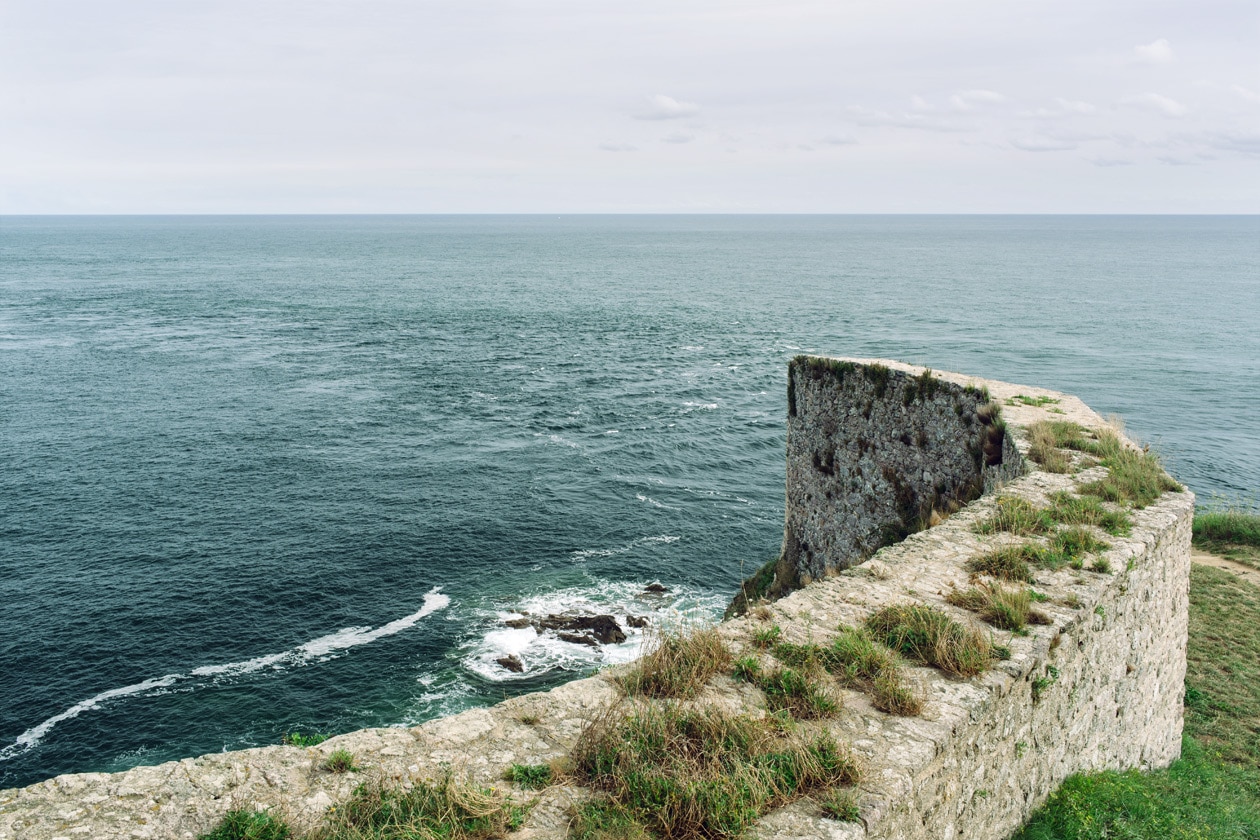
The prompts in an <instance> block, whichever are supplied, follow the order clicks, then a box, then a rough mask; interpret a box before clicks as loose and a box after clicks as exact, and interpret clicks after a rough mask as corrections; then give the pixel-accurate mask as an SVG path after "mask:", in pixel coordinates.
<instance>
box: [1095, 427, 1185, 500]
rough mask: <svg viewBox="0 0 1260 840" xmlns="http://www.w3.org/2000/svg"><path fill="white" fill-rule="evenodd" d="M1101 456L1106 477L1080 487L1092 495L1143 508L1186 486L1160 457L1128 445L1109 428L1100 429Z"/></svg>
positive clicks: (1099, 445)
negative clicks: (1161, 462)
mask: <svg viewBox="0 0 1260 840" xmlns="http://www.w3.org/2000/svg"><path fill="white" fill-rule="evenodd" d="M1098 447H1099V457H1100V458H1101V460H1102V465H1103V466H1104V467H1106V468H1107V470H1108V473H1107V477H1106V478H1103V479H1099V480H1098V481H1094V482H1090V483H1089V484H1086V485H1083V486H1082V487H1081V492H1082V493H1086V494H1088V495H1091V496H1097V497H1098V498H1100V499H1102V500H1104V501H1107V502H1113V503H1115V504H1122V505H1128V506H1130V507H1134V508H1144V507H1146V506H1147V505H1149V504H1151V503H1152V502H1154V501H1155V500H1156V499H1158V498H1159V497H1160V496H1161V495H1163V494H1164V493H1166V492H1169V491H1172V492H1180V491H1181V490H1183V489H1184V488H1183V487H1182V486H1181V485H1180V484H1178V483H1177V482H1176V481H1173V479H1172V478H1171V477H1170V476H1169V475H1168V473H1166V472H1164V467H1163V466H1162V465H1161V464H1160V462H1159V457H1158V456H1157V455H1156V454H1155V453H1153V452H1150V451H1148V450H1143V449H1134V448H1133V447H1130V446H1125V445H1124V443H1123V441H1121V440H1120V436H1119V435H1117V434H1116V433H1115V432H1113V431H1111V430H1110V429H1102V430H1100V431H1099V432H1098Z"/></svg>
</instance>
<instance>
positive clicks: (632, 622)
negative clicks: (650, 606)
mask: <svg viewBox="0 0 1260 840" xmlns="http://www.w3.org/2000/svg"><path fill="white" fill-rule="evenodd" d="M626 624H628V625H629V626H631V627H634V628H640V627H647V626H648V620H647V619H646V618H642V617H640V616H637V615H628V616H626Z"/></svg>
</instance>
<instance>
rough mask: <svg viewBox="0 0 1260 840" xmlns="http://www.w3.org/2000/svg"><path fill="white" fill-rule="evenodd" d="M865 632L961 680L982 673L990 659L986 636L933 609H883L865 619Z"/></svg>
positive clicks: (916, 606) (922, 606)
mask: <svg viewBox="0 0 1260 840" xmlns="http://www.w3.org/2000/svg"><path fill="white" fill-rule="evenodd" d="M866 629H867V630H868V631H869V632H870V633H871V635H872V636H873V637H874V638H876V639H878V640H879V641H881V642H883V643H884V644H886V645H887V646H888V647H890V648H892V649H893V650H895V651H897V652H898V653H900V654H902V655H903V656H905V657H906V658H907V659H910V660H912V661H914V662H922V663H923V664H925V665H932V666H934V667H937V668H940V669H941V670H942V671H945V672H947V673H950V674H957V675H959V676H963V677H971V676H975V675H976V674H979V673H980V672H982V671H984V670H985V669H986V668H988V667H989V661H990V660H991V659H992V658H993V643H992V642H991V641H990V639H989V637H988V636H987V635H986V634H984V633H981V632H980V631H979V630H976V629H975V628H971V627H965V626H963V625H962V624H959V623H958V622H957V621H955V620H954V619H952V618H950V617H949V616H948V615H946V614H945V613H944V612H942V611H941V610H938V609H936V608H935V607H930V606H926V605H919V604H903V605H899V606H889V607H884V608H883V609H880V610H878V611H877V612H875V613H874V614H872V615H871V616H869V617H868V618H867V619H866Z"/></svg>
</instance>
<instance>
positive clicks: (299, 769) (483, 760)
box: [0, 363, 1194, 840]
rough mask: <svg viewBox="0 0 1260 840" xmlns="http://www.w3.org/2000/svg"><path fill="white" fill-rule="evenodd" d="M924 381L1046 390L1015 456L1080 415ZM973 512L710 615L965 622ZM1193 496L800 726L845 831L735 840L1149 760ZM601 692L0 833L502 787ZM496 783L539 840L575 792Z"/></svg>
mask: <svg viewBox="0 0 1260 840" xmlns="http://www.w3.org/2000/svg"><path fill="white" fill-rule="evenodd" d="M887 365H888V366H889V367H890V368H892V369H894V370H899V371H901V372H904V373H907V374H909V375H911V376H918V375H921V374H922V371H921V370H919V369H915V368H908V367H906V366H900V365H896V364H895V363H887ZM939 376H940V377H941V378H942V379H944V380H946V381H947V382H950V383H953V384H955V385H958V386H960V387H966V386H967V385H972V386H973V387H976V388H979V387H982V386H987V388H988V389H989V391H990V393H991V394H992V396H993V398H994V399H995V400H996V401H998V402H1002V403H1006V401H1008V400H1010V399H1011V398H1013V397H1015V396H1016V395H1017V394H1024V395H1027V396H1031V397H1041V396H1044V397H1049V398H1053V399H1055V400H1057V401H1058V402H1056V403H1054V404H1053V405H1052V406H1046V407H1034V406H1027V405H1022V404H1016V405H1014V406H1011V405H1009V404H1004V409H1003V413H1004V418H1005V420H1006V423H1007V427H1006V428H1007V435H1006V438H1007V440H1008V441H1009V442H1010V446H1011V447H1012V448H1014V449H1017V450H1018V451H1019V452H1021V453H1023V452H1026V449H1027V443H1026V441H1025V440H1024V439H1023V431H1022V429H1023V427H1024V426H1026V425H1027V424H1028V423H1030V422H1033V421H1034V420H1037V419H1042V418H1053V419H1067V420H1073V421H1076V422H1078V423H1081V424H1083V425H1086V426H1099V425H1102V420H1101V418H1099V417H1098V416H1097V415H1096V414H1094V413H1093V412H1092V411H1090V410H1089V409H1088V408H1087V407H1086V406H1085V405H1084V404H1082V403H1081V402H1080V401H1079V400H1076V399H1075V398H1072V397H1069V396H1066V395H1062V394H1054V393H1052V392H1047V391H1043V390H1040V389H1030V388H1019V387H1016V386H1012V385H1007V384H1005V383H999V382H985V381H983V380H972V379H968V378H967V377H962V376H959V375H956V374H939ZM801 408H802V406H801V404H798V405H797V410H798V412H800V410H801ZM1051 408H1052V409H1053V410H1054V411H1055V412H1056V413H1054V414H1050V413H1049V411H1050V410H1051ZM949 410H950V411H951V412H952V411H953V409H952V408H950V409H949ZM799 416H800V414H799V413H798V417H799ZM1004 462H1005V457H1004ZM1025 463H1026V466H1027V469H1028V472H1027V473H1026V474H1025V475H1022V476H1020V477H1018V478H1015V479H1013V480H1011V481H1009V482H1008V483H1006V484H1005V485H1004V486H1003V487H1002V488H1001V492H1002V493H1003V494H1013V495H1019V496H1022V497H1024V498H1027V499H1029V500H1030V501H1033V502H1037V503H1045V502H1046V501H1047V499H1048V497H1049V495H1050V494H1052V493H1054V492H1056V491H1069V492H1070V491H1072V490H1073V488H1075V487H1077V486H1078V485H1080V484H1083V483H1085V482H1088V481H1090V480H1092V479H1095V478H1098V477H1099V476H1100V475H1101V473H1102V471H1103V468H1101V467H1095V468H1092V469H1089V470H1085V471H1084V472H1081V473H1077V474H1075V475H1051V474H1048V473H1045V472H1042V471H1040V470H1038V469H1037V468H1036V467H1035V465H1033V464H1031V462H1025ZM931 483H933V484H934V482H931ZM995 505H996V502H995V498H994V495H993V494H988V495H985V496H983V497H981V498H980V499H978V500H976V501H975V502H973V503H971V504H970V505H968V506H967V507H966V508H964V509H963V510H961V511H959V512H958V513H956V514H954V515H953V516H951V517H949V518H948V519H947V520H945V521H944V522H943V523H941V524H938V525H936V526H935V527H931V528H929V529H927V530H924V531H921V532H918V533H915V534H912V535H911V536H909V537H908V538H906V539H905V541H903V542H901V543H898V544H896V545H892V546H889V547H886V548H883V549H881V550H880V551H879V552H878V553H877V554H876V555H875V556H874V557H873V558H872V559H870V560H869V561H867V562H865V563H861V564H859V565H856V566H853V567H851V568H848V569H844V570H842V571H839V572H833V573H829V574H827V575H825V576H824V577H822V578H821V579H819V580H816V581H814V582H813V583H811V584H810V585H807V586H804V587H803V588H801V589H800V590H798V591H796V592H794V593H792V594H790V595H788V596H787V597H784V598H782V599H781V600H778V601H776V602H774V603H773V604H770V605H769V606H768V607H767V608H766V610H765V611H764V612H763V611H762V610H757V611H756V612H757V613H758V614H759V615H760V616H761V617H760V618H754V617H752V616H745V617H742V618H738V619H734V620H731V621H727V622H725V623H723V624H722V625H721V628H720V630H721V633H722V634H723V636H724V637H725V638H726V639H727V640H728V641H729V642H730V644H731V645H732V647H734V648H736V649H737V650H742V651H750V650H752V646H751V642H750V639H751V634H752V632H753V631H754V630H756V629H757V628H764V627H767V626H769V625H770V623H773V624H776V625H779V626H780V627H781V628H782V631H783V636H784V639H785V640H787V641H794V642H806V641H812V642H818V643H825V642H826V641H827V640H828V639H829V637H830V636H831V635H832V634H834V633H835V632H836V628H837V627H838V626H839V625H840V624H846V625H858V624H860V623H861V622H862V620H863V619H864V618H865V617H866V616H867V615H869V614H871V613H872V612H873V611H875V610H876V609H878V608H880V607H881V606H885V605H888V604H900V603H920V604H930V605H932V606H936V607H939V608H940V609H943V610H945V611H947V612H949V613H950V614H951V615H953V616H954V617H955V618H957V619H958V620H960V621H972V620H973V619H972V617H971V614H970V613H967V612H966V611H964V610H962V609H959V608H957V607H954V606H951V605H949V604H948V603H947V601H946V595H947V594H948V593H949V592H950V591H951V590H952V589H954V588H959V587H965V586H967V585H968V580H969V573H968V571H967V569H966V563H967V561H968V560H969V559H970V558H972V557H974V556H976V555H977V554H978V553H979V552H981V551H983V550H985V549H986V548H992V547H993V546H994V545H996V544H1000V543H1001V542H1002V541H1003V540H1007V539H1009V537H1006V536H1003V535H997V536H981V535H978V534H977V533H976V532H975V530H974V528H973V525H974V524H975V523H976V522H977V521H979V520H980V519H982V518H983V517H985V516H987V515H988V514H989V513H990V512H991V511H992V510H993V509H994V507H995ZM1193 507H1194V499H1193V496H1192V495H1191V494H1190V493H1186V492H1181V493H1166V494H1164V495H1163V496H1162V497H1161V498H1160V499H1159V500H1158V501H1157V502H1156V503H1155V504H1152V505H1150V506H1149V507H1147V508H1145V509H1143V510H1139V511H1134V512H1133V514H1132V515H1133V520H1134V527H1133V530H1132V533H1131V535H1129V536H1127V537H1123V538H1119V537H1113V538H1111V547H1110V548H1109V549H1108V550H1107V552H1106V554H1105V558H1106V560H1107V561H1108V564H1109V566H1110V568H1109V570H1108V571H1084V570H1081V571H1074V570H1072V569H1070V568H1066V567H1065V568H1063V569H1060V570H1058V571H1047V570H1044V569H1043V570H1039V571H1038V572H1037V580H1036V583H1035V586H1036V589H1037V591H1038V592H1040V593H1043V594H1045V595H1047V596H1049V598H1050V600H1049V601H1047V602H1045V603H1042V604H1039V605H1038V606H1039V608H1041V609H1042V611H1043V612H1045V613H1046V614H1047V616H1048V618H1049V619H1050V623H1049V624H1046V625H1044V626H1033V627H1030V629H1029V633H1028V635H1024V636H1020V635H1013V634H1010V633H1006V632H1003V631H992V632H993V634H994V637H995V640H996V641H997V642H998V643H1000V644H1003V645H1006V646H1007V647H1009V649H1010V654H1011V655H1010V658H1009V659H1007V660H1004V661H1000V662H996V663H995V664H994V667H993V668H992V669H991V670H989V671H987V672H985V673H983V674H981V675H980V676H978V677H974V678H971V679H959V678H953V677H949V676H947V675H945V674H943V673H942V672H940V671H938V670H935V669H932V668H926V667H915V668H910V669H908V676H909V678H910V679H911V680H912V681H913V682H914V683H915V684H916V685H917V686H918V688H919V690H920V691H921V692H922V693H923V695H924V696H925V698H926V703H925V706H924V709H923V713H922V714H921V715H920V716H918V717H909V718H906V717H893V716H890V715H887V714H884V713H882V712H879V711H877V710H875V709H874V708H873V707H872V706H871V703H870V700H869V698H868V697H867V696H866V695H864V694H862V693H861V692H858V691H849V690H842V691H841V694H842V699H843V709H842V711H841V712H840V714H839V715H838V716H837V717H836V718H834V719H832V720H828V721H823V722H813V723H811V725H815V726H821V727H825V728H826V729H828V730H829V731H830V732H832V733H833V734H834V735H835V736H836V737H837V738H838V739H841V740H843V741H847V742H848V743H849V744H850V745H851V746H852V748H853V750H854V752H855V753H856V754H857V755H859V756H860V757H861V759H862V761H863V763H864V765H865V772H864V775H863V780H862V782H861V784H860V788H859V793H860V799H859V806H860V812H861V822H860V823H841V822H835V821H832V820H828V819H825V818H824V817H823V816H822V815H821V810H820V809H819V807H818V805H816V804H815V803H813V802H811V801H809V800H802V801H800V802H798V803H796V804H794V805H791V806H789V807H787V808H784V809H782V810H780V811H777V812H775V813H772V814H769V815H767V816H766V817H764V818H763V819H762V821H761V822H760V824H759V826H758V827H757V829H756V831H755V832H754V833H755V834H756V835H757V836H759V837H765V838H776V840H777V839H778V838H783V840H786V838H790V837H820V838H862V837H869V838H889V840H891V839H892V838H948V840H955V838H985V840H999V838H1002V837H1005V836H1008V835H1009V834H1010V833H1011V831H1013V830H1014V829H1015V828H1016V827H1017V826H1018V825H1019V824H1020V823H1021V822H1022V821H1023V820H1024V819H1025V818H1026V817H1027V816H1028V815H1029V813H1031V811H1032V810H1033V809H1034V808H1035V807H1036V806H1038V805H1039V804H1041V803H1042V802H1044V800H1045V798H1046V797H1047V796H1048V795H1049V793H1050V792H1052V791H1053V790H1054V789H1055V787H1056V786H1057V785H1058V784H1059V783H1060V782H1061V781H1062V780H1063V779H1064V778H1065V777H1066V776H1067V775H1068V774H1070V773H1073V772H1076V771H1081V770H1096V769H1102V768H1116V769H1120V768H1128V767H1142V768H1153V767H1162V766H1165V765H1167V764H1168V763H1169V762H1170V761H1172V760H1173V759H1174V758H1176V757H1177V755H1178V752H1179V749H1180V736H1181V723H1182V717H1181V714H1182V705H1181V704H1182V694H1183V690H1184V689H1183V679H1184V673H1185V643H1186V626H1187V609H1188V588H1189V556H1190V549H1189V545H1190V522H1191V518H1192V515H1193ZM1035 686H1036V687H1038V688H1039V690H1038V691H1036V692H1034V687H1035ZM1034 693H1036V694H1037V696H1036V697H1035V698H1034ZM702 700H703V701H704V702H710V703H715V704H721V705H722V706H724V707H726V708H728V709H732V710H742V711H745V712H748V713H751V714H759V713H760V709H761V708H763V705H764V698H763V697H762V696H761V694H760V692H758V691H757V690H755V689H753V688H751V687H750V686H748V685H747V684H746V683H737V682H735V681H734V680H732V679H730V678H727V677H720V678H716V679H715V680H714V681H713V682H712V683H711V684H710V687H709V690H708V691H707V693H706V695H705V697H704V698H702ZM617 702H619V693H618V690H617V689H616V688H615V687H614V686H613V685H612V684H611V682H610V681H609V680H608V678H607V677H606V676H600V677H595V678H590V679H585V680H579V681H576V682H573V683H569V684H567V685H565V686H562V687H560V688H558V689H555V690H554V691H551V692H547V693H541V694H532V695H527V696H524V697H518V698H515V699H513V700H509V701H506V702H504V703H500V704H498V705H496V706H494V707H491V708H488V709H477V710H473V711H469V712H465V713H463V714H460V715H456V716H454V717H451V718H446V719H443V720H438V721H432V722H430V723H428V724H425V725H423V726H420V727H416V728H414V729H376V730H365V731H361V732H353V733H349V734H346V735H342V736H339V737H337V738H334V739H332V740H330V741H328V742H326V743H325V744H322V745H320V746H318V747H313V748H308V749H298V748H294V747H282V746H276V747H267V748H262V749H256V750H245V751H242V752H236V753H223V754H220V755H211V756H204V757H202V758H198V759H187V760H185V761H181V762H171V763H168V764H164V765H160V766H157V767H141V768H136V769H134V770H130V771H128V772H126V773H118V774H78V775H69V776H61V777H58V778H56V779H51V780H49V781H47V782H43V783H40V784H37V785H32V786H31V787H28V788H24V789H21V790H8V791H0V840H16V838H23V840H51V838H76V837H89V838H96V837H101V838H113V837H137V838H139V837H152V838H167V837H172V838H192V837H195V836H196V835H197V834H198V833H201V832H205V831H207V830H208V829H210V828H211V827H212V826H213V825H214V824H215V822H216V821H217V820H218V819H219V818H220V817H221V816H222V814H223V813H225V812H226V811H228V810H229V809H232V808H248V809H270V810H272V811H274V812H277V813H279V814H282V815H284V816H286V817H288V818H289V819H291V820H292V821H293V822H294V823H295V824H296V825H298V826H302V825H309V824H312V823H314V822H315V821H317V820H318V819H319V818H320V817H321V815H322V814H323V813H324V812H325V811H326V810H327V809H328V808H329V807H331V806H332V805H334V804H335V803H337V802H340V801H342V800H344V799H345V798H346V797H347V796H349V794H350V791H351V790H352V789H353V788H354V786H356V785H357V784H359V783H360V782H362V781H364V780H365V779H368V778H373V777H380V778H383V779H384V780H386V781H387V782H388V783H391V784H398V785H401V786H406V785H407V784H409V783H410V781H411V780H413V779H418V778H433V777H436V776H438V775H440V774H441V773H442V772H444V769H445V768H446V767H452V768H454V769H455V770H456V772H457V773H460V774H466V775H467V776H469V777H470V778H472V779H474V780H478V781H482V782H484V783H488V784H495V785H499V786H500V787H503V786H505V785H506V783H505V782H503V781H502V774H503V771H504V770H505V769H506V768H507V767H508V765H509V764H511V763H513V762H516V763H524V764H530V763H538V762H543V761H548V760H550V759H554V758H558V757H560V756H563V755H565V754H566V753H567V752H568V751H569V750H570V749H571V748H572V746H573V744H574V742H575V741H576V739H577V737H578V734H579V733H580V732H581V730H582V728H583V726H584V725H585V723H586V722H587V721H589V720H591V719H593V718H594V717H596V716H597V715H599V714H601V713H603V712H605V711H606V710H608V709H609V708H610V707H611V706H613V705H614V704H615V703H617ZM335 749H348V750H350V751H351V752H353V753H354V755H355V758H356V762H357V763H358V764H359V766H360V767H361V768H362V770H361V772H359V773H353V774H334V773H330V772H327V771H325V770H322V769H320V764H321V761H322V759H323V758H324V757H325V756H327V755H328V754H330V753H331V752H332V751H333V750H335ZM506 786H508V787H510V785H506ZM516 795H518V796H519V797H520V798H521V799H531V798H533V797H535V796H537V797H538V799H537V804H536V805H535V807H534V809H533V811H532V812H531V815H530V817H529V820H528V822H527V824H526V826H525V828H524V829H523V830H522V831H521V832H520V833H519V834H518V835H515V836H516V837H520V838H543V837H546V838H561V837H564V836H565V833H566V826H567V817H566V808H567V807H568V806H569V805H570V804H571V803H573V802H575V801H579V800H581V799H582V798H583V797H586V796H589V793H588V792H587V791H585V790H583V789H582V788H580V787H577V786H574V785H567V784H566V785H556V786H553V787H552V788H549V789H548V790H546V791H544V792H542V793H541V794H534V793H531V792H527V791H517V792H516Z"/></svg>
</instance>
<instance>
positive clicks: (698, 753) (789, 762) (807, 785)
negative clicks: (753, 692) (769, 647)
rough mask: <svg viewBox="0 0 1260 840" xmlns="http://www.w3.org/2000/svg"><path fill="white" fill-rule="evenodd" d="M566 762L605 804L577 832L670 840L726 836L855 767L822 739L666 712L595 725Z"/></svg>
mask: <svg viewBox="0 0 1260 840" xmlns="http://www.w3.org/2000/svg"><path fill="white" fill-rule="evenodd" d="M573 760H574V767H575V769H576V772H577V773H578V774H579V775H580V776H581V777H582V778H583V779H584V780H585V781H586V783H587V784H589V785H590V786H591V787H592V788H594V789H595V790H597V791H601V792H603V793H604V794H605V795H606V796H607V799H606V800H605V802H604V803H603V805H602V807H601V808H600V809H599V811H598V813H595V814H590V815H589V817H590V818H589V819H585V820H584V823H583V826H582V828H583V830H585V831H588V832H589V831H591V830H592V829H591V828H590V826H591V824H592V823H599V822H600V821H603V822H605V823H608V822H613V823H616V824H618V825H620V826H622V827H623V828H624V827H626V826H628V825H635V824H637V825H638V826H642V827H644V828H646V829H647V830H648V831H650V832H651V833H653V834H655V835H657V836H659V837H667V838H677V840H690V839H691V838H706V839H707V838H722V837H735V836H737V835H739V834H741V833H742V832H743V831H745V830H746V829H747V828H748V827H749V826H750V825H751V824H752V822H753V821H754V820H755V819H757V817H759V816H761V815H762V814H764V813H766V812H767V811H769V810H771V809H773V808H777V807H780V806H782V805H785V804H787V803H788V802H791V801H792V800H794V799H797V798H799V797H801V796H804V795H806V794H808V793H810V792H812V791H816V790H823V789H827V788H830V787H833V786H836V785H853V784H855V783H856V782H857V779H858V769H857V765H856V763H855V761H854V760H853V758H852V757H851V756H850V754H849V752H848V751H847V750H846V749H845V748H843V747H842V746H841V745H840V744H839V743H837V742H836V741H835V740H834V739H832V738H831V737H830V736H827V735H818V736H814V737H808V738H807V737H802V736H787V737H785V736H783V735H782V734H781V733H780V732H779V731H778V728H777V727H775V726H774V725H773V724H771V723H769V722H768V721H767V720H765V719H754V718H751V717H747V716H744V715H730V714H725V713H722V712H719V711H717V710H715V709H705V710H698V709H686V708H682V707H680V706H678V705H676V704H673V703H659V704H652V705H650V706H648V707H645V708H643V709H641V710H639V711H637V712H635V713H633V714H629V715H625V716H621V715H619V714H617V713H611V714H609V715H607V716H605V717H603V718H601V719H599V720H597V721H595V722H594V723H592V724H591V726H590V727H588V728H587V730H586V731H585V732H584V733H583V734H582V736H581V737H580V738H579V740H578V744H577V745H576V747H575V748H574V751H573ZM586 836H592V835H591V834H589V833H588V834H587V835H586ZM594 836H601V835H594ZM605 836H606V835H605ZM613 836H617V835H613ZM621 836H634V835H621Z"/></svg>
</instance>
